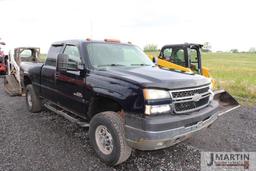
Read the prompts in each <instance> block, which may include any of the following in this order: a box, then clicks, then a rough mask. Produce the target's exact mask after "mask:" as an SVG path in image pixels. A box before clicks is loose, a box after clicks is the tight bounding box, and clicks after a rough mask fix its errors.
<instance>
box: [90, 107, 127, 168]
mask: <svg viewBox="0 0 256 171" xmlns="http://www.w3.org/2000/svg"><path fill="white" fill-rule="evenodd" d="M89 136H90V142H91V144H92V146H93V148H94V150H95V151H96V154H97V155H98V157H99V158H100V159H101V160H102V161H103V162H105V163H106V164H108V165H118V164H120V163H122V162H124V161H126V160H127V159H128V158H129V156H130V155H131V148H130V147H129V146H128V145H127V143H126V140H125V136H124V122H123V120H122V118H121V117H120V116H119V115H118V114H117V113H115V112H102V113H99V114H97V115H95V116H94V117H93V118H92V120H91V122H90V129H89Z"/></svg>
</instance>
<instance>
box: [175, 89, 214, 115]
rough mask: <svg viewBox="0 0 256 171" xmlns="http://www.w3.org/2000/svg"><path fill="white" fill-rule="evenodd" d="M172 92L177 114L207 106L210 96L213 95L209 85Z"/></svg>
mask: <svg viewBox="0 0 256 171" xmlns="http://www.w3.org/2000/svg"><path fill="white" fill-rule="evenodd" d="M170 94H171V96H172V99H173V109H174V113H176V114H182V113H188V112H192V111H195V110H199V109H201V108H203V107H205V106H207V105H208V104H209V100H210V97H211V96H212V95H213V93H212V91H211V90H210V87H209V86H203V87H199V88H193V89H183V90H172V91H170Z"/></svg>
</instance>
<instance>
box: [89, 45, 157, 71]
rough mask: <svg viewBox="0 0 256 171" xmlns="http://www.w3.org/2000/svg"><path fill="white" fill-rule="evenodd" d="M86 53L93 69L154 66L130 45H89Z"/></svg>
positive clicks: (144, 55) (142, 53)
mask: <svg viewBox="0 0 256 171" xmlns="http://www.w3.org/2000/svg"><path fill="white" fill-rule="evenodd" d="M87 51H88V55H89V59H90V62H91V64H92V65H93V66H94V67H106V66H109V67H114V66H128V67H132V66H154V63H153V62H152V61H151V60H150V59H149V58H148V57H147V56H146V54H144V52H142V51H141V50H140V49H139V48H138V47H136V46H132V45H124V44H110V43H90V44H88V45H87Z"/></svg>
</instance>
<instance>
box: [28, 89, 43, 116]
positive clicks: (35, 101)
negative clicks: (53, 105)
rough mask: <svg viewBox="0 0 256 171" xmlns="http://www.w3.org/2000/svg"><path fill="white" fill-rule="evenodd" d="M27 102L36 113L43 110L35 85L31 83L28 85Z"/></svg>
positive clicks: (30, 109)
mask: <svg viewBox="0 0 256 171" xmlns="http://www.w3.org/2000/svg"><path fill="white" fill-rule="evenodd" d="M26 103H27V107H28V110H29V111H30V112H33V113H36V112H40V111H41V108H42V107H41V101H40V98H39V97H38V95H37V94H36V92H35V90H34V87H33V86H32V85H31V84H29V85H27V87H26Z"/></svg>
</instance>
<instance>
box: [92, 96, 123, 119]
mask: <svg viewBox="0 0 256 171" xmlns="http://www.w3.org/2000/svg"><path fill="white" fill-rule="evenodd" d="M105 111H114V112H117V113H119V114H120V115H123V109H122V106H121V105H120V104H119V103H117V102H115V101H114V100H112V99H110V98H106V97H93V98H92V100H91V101H90V105H89V109H88V113H87V115H88V116H89V118H90V119H91V118H92V117H93V116H94V115H95V114H97V113H100V112H105Z"/></svg>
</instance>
